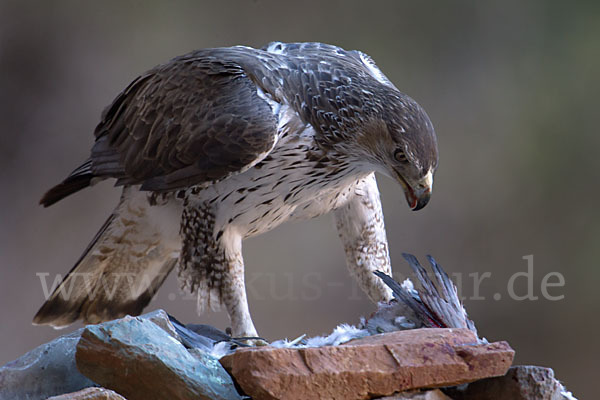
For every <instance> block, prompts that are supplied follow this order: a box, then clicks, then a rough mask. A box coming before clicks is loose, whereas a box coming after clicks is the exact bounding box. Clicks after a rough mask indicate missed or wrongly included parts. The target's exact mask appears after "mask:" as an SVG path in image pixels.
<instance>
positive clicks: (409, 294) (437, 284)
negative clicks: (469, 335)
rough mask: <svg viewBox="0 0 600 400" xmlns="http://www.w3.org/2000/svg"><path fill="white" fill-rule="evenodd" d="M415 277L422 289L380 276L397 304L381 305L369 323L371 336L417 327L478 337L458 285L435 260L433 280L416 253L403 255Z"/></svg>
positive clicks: (381, 273) (431, 259)
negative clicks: (459, 331) (464, 331)
mask: <svg viewBox="0 0 600 400" xmlns="http://www.w3.org/2000/svg"><path fill="white" fill-rule="evenodd" d="M402 256H403V257H404V259H405V260H406V261H407V262H408V264H409V265H410V267H411V269H412V270H413V272H414V274H415V278H416V281H417V282H418V284H419V287H418V288H417V289H415V287H414V285H413V283H412V281H411V280H410V279H407V280H406V281H404V282H403V283H402V284H399V283H398V282H396V281H395V280H394V279H393V278H392V277H391V276H388V275H386V274H385V273H383V272H381V271H374V272H373V273H374V274H375V275H377V276H378V277H380V278H381V279H382V280H383V282H385V284H386V285H388V286H389V288H390V289H392V291H393V292H394V297H395V299H396V301H392V302H390V303H388V304H379V307H378V310H377V312H376V313H375V314H374V315H373V316H371V317H370V318H369V319H368V320H367V321H366V323H365V328H366V329H368V330H369V332H370V333H371V334H375V333H382V332H392V331H397V330H404V329H416V328H464V329H469V330H470V331H472V332H473V333H475V335H476V336H477V329H476V328H475V324H474V323H473V321H472V320H470V319H469V317H468V316H467V311H466V310H465V308H464V306H463V304H462V302H461V301H460V298H459V297H458V291H457V290H456V285H454V283H453V282H452V280H451V279H450V277H449V276H448V274H446V271H444V270H443V269H442V267H441V265H439V264H438V263H437V262H436V261H435V260H434V258H433V257H431V256H427V260H428V261H429V263H430V264H431V269H432V271H433V277H434V278H433V279H431V278H430V276H429V273H428V272H427V270H426V269H425V268H423V267H422V266H421V264H419V260H417V258H416V257H415V256H413V255H412V254H407V253H402Z"/></svg>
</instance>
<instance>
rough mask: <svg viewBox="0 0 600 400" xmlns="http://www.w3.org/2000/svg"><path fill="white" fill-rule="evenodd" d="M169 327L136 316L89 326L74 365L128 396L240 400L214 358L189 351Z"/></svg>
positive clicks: (134, 399)
mask: <svg viewBox="0 0 600 400" xmlns="http://www.w3.org/2000/svg"><path fill="white" fill-rule="evenodd" d="M167 322H168V321H167ZM169 330H170V329H168V330H165V329H164V328H161V327H159V326H157V325H156V324H155V323H153V322H151V321H149V320H147V319H144V318H140V317H124V318H121V319H119V320H115V321H110V322H106V323H103V324H101V325H90V326H87V327H86V328H85V330H84V331H83V333H82V334H81V340H80V341H79V343H78V345H77V352H76V355H75V358H76V361H77V367H78V368H79V370H80V371H81V372H82V373H83V374H84V375H86V376H87V377H89V378H90V379H92V380H93V381H95V382H97V383H99V384H100V385H102V386H103V387H106V388H109V389H112V390H114V391H116V392H118V393H120V394H121V395H123V396H125V397H126V398H127V399H128V400H136V399H182V400H183V399H207V400H208V399H210V400H226V399H227V400H230V399H236V400H239V399H241V397H240V396H239V394H238V393H237V391H236V390H235V387H234V385H233V382H232V380H231V377H230V376H229V375H228V374H227V372H226V371H225V370H224V369H223V368H222V367H221V365H220V364H219V362H218V360H217V359H216V358H214V357H212V356H210V355H209V354H207V353H204V352H202V351H199V350H198V349H195V351H194V354H191V353H190V352H189V351H188V350H187V349H186V348H185V347H184V346H183V345H182V344H181V343H180V342H179V341H177V340H176V339H175V338H174V337H172V336H170V335H169V334H168V333H167V332H168V331H169Z"/></svg>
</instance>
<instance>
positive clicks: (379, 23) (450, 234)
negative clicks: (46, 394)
mask: <svg viewBox="0 0 600 400" xmlns="http://www.w3.org/2000/svg"><path fill="white" fill-rule="evenodd" d="M599 4H600V3H598V2H594V1H590V2H561V1H543V0H540V1H527V2H522V1H512V0H509V1H503V2H483V1H475V0H474V1H453V2H441V1H440V2H434V1H418V2H415V1H389V2H367V1H360V2H355V1H330V2H321V1H319V2H310V1H303V2H293V3H292V2H290V3H289V4H287V3H284V2H281V1H273V2H271V1H264V0H256V1H240V2H228V1H218V2H217V1H212V2H199V1H178V2H154V1H146V2H141V1H109V2H106V1H104V2H82V1H52V2H50V1H39V2H27V1H18V2H17V1H14V2H12V1H2V2H0V224H1V225H0V302H1V304H2V306H1V307H0V337H1V339H2V340H1V345H0V364H4V363H5V362H8V361H10V360H11V359H14V358H16V357H17V356H19V355H21V354H22V353H24V352H25V351H27V350H29V349H31V348H33V347H35V346H37V345H39V344H41V343H43V342H45V341H47V340H49V339H51V338H53V337H55V336H57V335H58V334H61V333H63V332H64V331H63V332H57V331H54V330H52V329H51V328H47V327H34V326H31V324H30V321H31V318H32V317H33V315H34V314H35V312H36V311H37V309H38V307H39V306H40V305H41V304H42V302H43V300H44V294H43V290H42V285H41V283H40V279H39V277H38V276H36V273H39V272H47V273H50V275H49V279H50V283H51V282H52V279H53V278H54V277H55V274H57V273H61V274H64V273H66V272H67V271H68V270H69V269H70V267H71V265H72V264H73V263H74V261H75V260H76V259H77V257H78V256H79V254H80V252H81V251H82V250H83V249H84V248H85V246H86V245H87V243H88V242H89V240H90V239H91V238H92V236H93V235H94V233H95V232H96V230H97V229H98V228H99V227H100V225H101V224H102V222H103V221H104V219H105V218H106V216H107V215H108V213H109V212H110V211H111V209H112V207H113V206H114V205H115V204H116V200H117V198H118V195H119V190H118V189H114V188H112V186H111V183H107V182H105V183H103V184H100V185H98V186H96V187H94V188H92V189H88V190H86V191H84V192H81V193H79V194H77V195H75V196H72V197H70V198H68V199H66V200H65V201H63V202H61V203H59V204H58V205H56V206H54V207H51V208H49V209H42V208H41V207H39V206H38V205H37V201H38V200H39V198H40V195H41V194H42V193H43V192H44V191H45V190H46V189H47V188H49V187H50V186H51V185H53V184H55V183H57V182H58V181H60V180H61V179H62V178H63V177H65V176H66V174H67V173H69V172H70V171H71V170H72V169H73V168H74V167H76V166H77V165H78V163H80V162H81V161H83V160H85V158H86V157H87V156H88V151H89V148H90V146H91V144H92V142H93V136H92V132H93V129H94V127H95V124H96V123H97V122H98V119H99V115H100V112H101V110H102V109H103V108H104V106H106V105H107V104H108V103H109V102H110V101H111V100H112V99H113V97H114V96H115V95H116V94H117V93H118V92H119V91H120V90H121V89H123V88H124V87H125V86H126V85H127V84H128V83H129V82H130V81H131V80H132V79H133V78H135V77H136V76H137V75H138V74H139V73H141V72H143V71H144V70H146V69H148V68H150V67H152V66H154V65H155V64H158V63H161V62H164V61H166V60H168V59H169V58H171V57H173V56H176V55H179V54H182V53H185V52H187V51H189V50H192V49H196V48H202V47H216V46H227V45H234V44H246V45H250V46H262V45H263V44H265V43H267V42H269V41H272V40H281V41H321V42H327V43H332V44H337V45H340V46H342V47H345V48H348V49H360V50H363V51H365V52H366V53H368V54H370V55H371V56H372V57H373V58H374V59H375V60H376V61H377V63H378V65H379V66H380V68H381V69H382V70H383V71H384V73H386V74H387V76H388V77H389V78H390V79H391V80H392V81H393V82H395V83H396V85H397V86H398V87H399V88H400V89H401V90H402V91H404V92H406V93H408V94H409V95H411V96H412V97H414V98H415V99H416V100H417V101H419V102H420V103H421V104H422V105H423V106H424V107H425V109H426V110H427V111H428V113H429V115H430V117H431V119H432V120H433V122H434V124H435V126H436V130H437V133H438V138H439V146H440V153H441V159H440V167H439V170H438V173H437V175H436V185H435V190H434V196H433V199H432V202H431V203H430V205H429V206H428V207H427V208H425V209H424V210H423V211H420V212H417V213H413V212H411V211H409V209H408V207H407V206H406V204H405V201H404V197H403V194H402V191H401V188H400V187H399V186H398V185H396V184H394V183H393V182H391V181H390V180H388V179H386V178H384V177H380V179H379V182H380V187H381V191H382V196H383V203H384V210H385V216H386V223H387V228H388V237H389V240H390V247H391V254H392V262H393V265H394V269H395V273H396V275H397V277H398V278H400V277H401V276H402V275H403V274H405V273H406V272H407V265H406V264H405V263H404V261H403V259H402V257H401V252H403V251H407V252H411V253H414V254H416V255H417V256H419V257H421V258H423V256H424V255H425V254H427V253H431V254H433V255H434V256H435V257H436V258H437V259H438V260H439V261H440V262H441V264H442V265H444V266H445V267H446V269H447V270H448V271H449V272H459V273H462V277H463V278H462V279H463V283H462V293H463V295H464V296H466V297H468V298H470V299H467V301H466V307H467V309H468V310H469V312H470V315H471V317H472V318H473V319H474V320H475V321H476V323H477V325H478V327H479V330H480V333H481V334H482V335H484V336H485V337H487V338H488V339H490V340H508V341H509V342H510V343H511V344H512V346H513V347H514V348H515V349H516V351H517V357H516V362H517V363H532V364H538V365H544V366H550V367H553V368H554V369H555V370H556V372H557V375H558V377H559V379H562V380H563V381H564V382H565V383H566V385H567V387H569V388H570V389H571V390H572V391H574V394H576V395H578V396H580V398H592V396H593V395H592V393H596V391H595V390H594V388H593V386H594V385H595V381H594V380H593V379H592V378H591V377H592V376H596V375H597V373H598V372H600V371H599V370H598V366H597V360H598V357H599V356H600V345H599V344H598V341H597V337H598V334H597V332H598V329H600V323H599V322H598V320H599V319H598V316H599V315H600V295H599V294H598V283H599V281H600V269H599V268H598V256H599V255H600V254H598V253H599V251H598V246H599V239H600V225H599V224H598V217H599V214H600V211H599V210H598V200H599V196H598V194H599V187H598V184H599V183H600V179H599V178H600V168H599V167H600V163H599V162H598V156H597V151H598V149H599V148H600V135H598V133H599V132H598V123H599V122H600V121H599V118H598V105H599V101H598V93H600V79H599V71H600V51H599V48H600V7H599ZM529 254H533V255H534V275H533V281H532V283H533V289H534V295H535V296H538V297H539V299H538V300H537V301H531V300H523V301H518V300H516V299H511V298H510V296H509V292H508V282H509V280H510V277H511V276H512V275H514V274H515V273H517V272H522V271H526V269H527V264H526V262H525V260H523V259H522V257H523V256H526V255H529ZM245 256H246V263H247V271H248V272H247V279H248V280H249V281H250V283H249V286H250V288H249V296H250V306H251V310H252V314H253V317H254V321H255V323H256V325H257V327H258V329H259V331H260V332H261V333H262V335H264V336H265V337H267V338H268V339H276V338H282V337H286V336H287V337H290V338H295V337H296V336H299V335H300V334H302V333H308V334H318V333H325V332H330V331H331V329H332V328H333V327H334V326H335V325H336V324H338V323H341V322H349V323H357V322H358V318H359V317H360V316H362V315H368V314H369V313H370V312H371V311H372V310H373V305H371V304H369V302H368V301H367V300H366V298H365V296H363V295H362V294H361V293H359V292H358V291H357V288H356V286H355V285H354V284H353V283H352V282H351V280H350V278H349V277H348V274H347V273H346V271H345V266H344V257H343V253H342V249H341V246H340V245H339V243H338V240H337V236H336V233H335V230H334V228H333V224H332V222H331V217H330V216H325V217H321V218H318V219H316V220H313V221H308V222H303V223H296V224H288V225H284V226H282V227H280V228H278V229H276V230H275V231H273V232H270V233H269V234H266V235H264V236H262V237H259V238H256V239H252V240H249V241H247V242H246V244H245ZM488 271H489V272H490V273H491V274H492V277H491V278H490V279H486V280H484V281H483V283H482V284H481V287H480V289H479V293H478V295H479V297H481V298H484V300H476V299H473V297H476V295H477V293H474V290H475V289H474V288H473V284H472V279H473V278H472V277H471V276H469V274H472V273H476V272H479V274H481V273H484V272H488ZM549 272H560V273H561V274H562V275H563V276H564V279H565V285H564V287H552V288H550V289H549V292H550V294H551V295H553V296H558V295H564V299H562V300H560V301H550V300H547V299H544V298H543V296H542V292H541V290H540V286H541V282H542V279H543V277H544V276H545V275H546V274H547V273H549ZM550 281H551V282H556V279H555V278H552V279H551V280H550ZM515 282H516V285H515V292H516V293H517V294H524V293H525V292H526V291H527V282H526V280H525V279H524V278H522V277H521V278H518V279H516V281H515ZM177 288H178V286H177V282H176V279H175V276H172V277H170V278H169V280H168V281H167V283H166V284H165V285H164V286H163V288H162V289H161V290H160V291H159V293H158V294H157V296H156V299H155V300H154V301H153V303H151V305H150V307H149V309H154V308H158V307H163V308H165V309H166V310H167V311H169V312H170V313H172V314H174V315H175V316H177V317H178V318H179V319H181V320H183V321H186V322H198V321H201V322H208V323H212V324H215V325H216V326H218V327H220V328H224V327H226V326H227V318H226V316H225V315H223V314H216V315H215V314H212V315H204V316H202V317H197V316H196V314H195V301H194V300H193V299H190V298H189V297H187V298H186V297H185V296H182V295H181V294H180V293H179V291H178V289H177ZM498 295H499V296H500V297H501V299H500V300H496V299H497V298H498ZM69 329H70V328H69ZM593 372H595V373H596V374H593V375H592V373H593Z"/></svg>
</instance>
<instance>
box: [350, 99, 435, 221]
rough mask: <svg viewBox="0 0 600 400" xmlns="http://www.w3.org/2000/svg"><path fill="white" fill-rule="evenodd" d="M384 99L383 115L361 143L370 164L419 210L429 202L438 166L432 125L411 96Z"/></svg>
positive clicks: (370, 126)
mask: <svg viewBox="0 0 600 400" xmlns="http://www.w3.org/2000/svg"><path fill="white" fill-rule="evenodd" d="M385 98H386V102H385V103H384V104H383V107H382V111H381V113H380V115H379V116H378V118H376V119H375V120H371V121H370V123H369V124H367V128H366V129H365V130H364V133H365V134H364V135H360V139H359V141H360V142H361V143H360V144H361V147H363V148H364V149H365V150H367V154H365V156H367V157H366V158H367V159H368V160H369V163H370V164H372V165H373V164H374V166H375V168H376V170H377V171H379V172H381V173H383V174H384V175H387V176H389V177H391V178H393V179H395V180H396V181H398V182H399V183H400V184H401V185H402V188H403V189H404V194H405V196H406V201H407V202H408V205H409V207H410V208H411V209H412V210H414V211H416V210H420V209H422V208H423V207H425V206H426V205H427V203H428V202H429V199H430V197H431V191H432V189H433V175H434V173H435V170H436V168H437V165H438V148H437V139H436V136H435V131H434V129H433V124H432V123H431V120H430V119H429V116H427V113H426V112H425V110H424V109H423V108H422V107H421V106H420V105H419V104H418V103H417V102H416V101H414V100H413V99H411V98H410V97H408V96H406V95H404V94H402V93H400V92H397V91H396V92H395V93H388V94H387V95H386V97H385Z"/></svg>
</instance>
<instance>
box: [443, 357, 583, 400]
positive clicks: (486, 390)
mask: <svg viewBox="0 0 600 400" xmlns="http://www.w3.org/2000/svg"><path fill="white" fill-rule="evenodd" d="M446 394H448V395H449V396H450V397H451V398H453V399H455V400H500V399H512V400H564V399H569V398H573V397H567V396H566V392H565V389H564V387H563V386H562V385H561V384H560V382H559V381H557V380H556V379H555V378H554V371H553V370H552V369H551V368H544V367H536V366H530V365H527V366H526V365H518V366H514V367H511V368H510V369H509V370H508V372H507V373H506V375H504V376H500V377H496V378H488V379H482V380H480V381H476V382H472V383H469V384H468V385H463V386H460V387H456V388H449V389H446Z"/></svg>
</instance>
